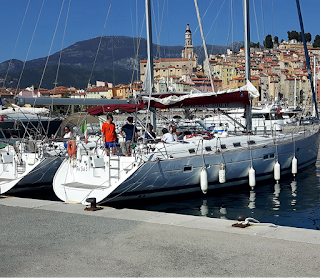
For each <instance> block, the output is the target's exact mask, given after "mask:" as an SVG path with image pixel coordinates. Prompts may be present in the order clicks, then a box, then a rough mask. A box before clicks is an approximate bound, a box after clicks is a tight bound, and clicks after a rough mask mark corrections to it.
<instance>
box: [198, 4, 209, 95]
mask: <svg viewBox="0 0 320 278" xmlns="http://www.w3.org/2000/svg"><path fill="white" fill-rule="evenodd" d="M194 5H195V6H196V11H197V17H198V22H199V27H200V33H201V38H202V44H203V49H204V54H205V59H206V61H207V63H208V73H209V78H210V83H211V88H212V92H213V93H214V86H213V79H212V74H211V68H210V61H209V57H208V52H207V46H206V42H205V38H204V34H203V29H202V22H201V17H200V13H199V7H198V2H197V0H194Z"/></svg>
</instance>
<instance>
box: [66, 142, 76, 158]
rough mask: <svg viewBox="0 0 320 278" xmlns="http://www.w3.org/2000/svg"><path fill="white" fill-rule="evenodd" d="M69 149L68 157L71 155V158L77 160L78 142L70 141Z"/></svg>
mask: <svg viewBox="0 0 320 278" xmlns="http://www.w3.org/2000/svg"><path fill="white" fill-rule="evenodd" d="M67 149H68V155H69V157H73V158H76V152H77V145H76V141H74V140H70V141H69V142H68V145H67Z"/></svg>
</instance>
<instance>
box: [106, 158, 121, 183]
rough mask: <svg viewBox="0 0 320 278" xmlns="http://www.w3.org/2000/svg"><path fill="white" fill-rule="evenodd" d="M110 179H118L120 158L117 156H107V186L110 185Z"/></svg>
mask: <svg viewBox="0 0 320 278" xmlns="http://www.w3.org/2000/svg"><path fill="white" fill-rule="evenodd" d="M114 172H117V173H116V174H115V173H114ZM111 179H116V180H117V181H118V180H119V179H120V156H118V155H113V156H109V184H111Z"/></svg>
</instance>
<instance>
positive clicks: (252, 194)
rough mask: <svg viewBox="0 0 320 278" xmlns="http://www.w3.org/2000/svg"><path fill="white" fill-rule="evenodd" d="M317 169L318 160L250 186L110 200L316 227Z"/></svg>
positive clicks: (319, 221) (319, 206) (319, 217)
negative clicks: (295, 172) (279, 178)
mask: <svg viewBox="0 0 320 278" xmlns="http://www.w3.org/2000/svg"><path fill="white" fill-rule="evenodd" d="M319 169H320V163H319V161H318V162H317V164H316V166H311V167H309V168H307V169H304V170H302V171H301V172H299V173H298V174H297V175H296V177H295V178H294V177H293V176H292V175H287V176H284V177H281V181H280V183H276V184H275V183H274V182H273V181H272V180H269V181H268V182H258V183H257V186H256V187H255V189H254V190H250V187H249V185H241V186H239V187H233V188H227V189H220V190H211V191H210V190H209V191H208V193H207V194H206V195H203V194H202V193H200V192H199V193H196V194H192V195H190V194H189V195H183V196H178V197H177V196H172V197H165V198H156V199H149V200H144V201H141V200H139V202H126V203H125V204H121V205H120V204H114V207H118V208H122V207H126V208H134V209H141V210H151V211H161V212H168V213H178V214H187V215H197V216H201V217H213V218H224V219H232V220H236V219H237V217H238V216H239V215H244V216H245V217H253V218H255V219H257V220H259V221H260V222H268V223H274V224H277V225H284V226H292V227H301V228H308V229H320V199H319V194H320V183H319V177H320V170H319ZM199 191H200V189H199ZM112 205H113V204H112Z"/></svg>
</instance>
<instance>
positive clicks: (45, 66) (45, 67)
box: [39, 0, 65, 89]
mask: <svg viewBox="0 0 320 278" xmlns="http://www.w3.org/2000/svg"><path fill="white" fill-rule="evenodd" d="M64 2H65V0H63V1H62V4H61V8H60V13H59V16H58V20H57V24H56V28H55V30H54V33H53V37H52V41H51V45H50V48H49V53H48V56H47V59H46V63H45V65H44V69H43V71H42V76H41V79H40V82H39V89H40V88H41V85H42V81H43V77H44V74H45V72H46V69H47V66H48V61H49V58H50V53H51V50H52V46H53V42H54V39H55V37H56V34H57V29H58V26H59V22H60V18H61V13H62V10H63V6H64Z"/></svg>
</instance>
